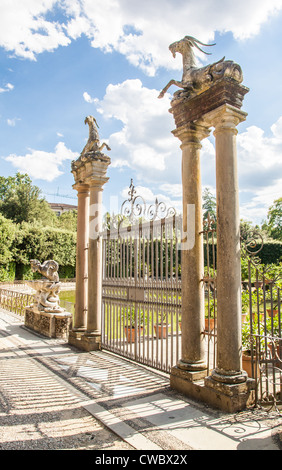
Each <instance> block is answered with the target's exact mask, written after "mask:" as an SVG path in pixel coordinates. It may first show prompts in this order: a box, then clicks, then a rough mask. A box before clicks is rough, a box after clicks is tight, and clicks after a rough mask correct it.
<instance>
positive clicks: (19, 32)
mask: <svg viewBox="0 0 282 470" xmlns="http://www.w3.org/2000/svg"><path fill="white" fill-rule="evenodd" d="M56 4H58V2H57V0H41V1H40V2H38V0H13V1H12V2H11V1H10V0H1V3H0V45H1V46H2V47H4V49H6V50H7V51H12V52H14V54H15V55H16V56H19V57H23V58H26V59H31V60H35V59H36V54H39V53H41V52H43V51H52V50H54V49H55V48H57V47H58V46H66V45H68V44H70V42H71V40H70V39H69V38H68V37H67V36H66V34H65V32H64V26H63V25H61V24H59V23H58V22H57V21H53V22H52V21H47V20H45V19H44V15H45V14H46V13H48V12H50V11H51V10H52V8H53V7H54V6H55V5H56Z"/></svg>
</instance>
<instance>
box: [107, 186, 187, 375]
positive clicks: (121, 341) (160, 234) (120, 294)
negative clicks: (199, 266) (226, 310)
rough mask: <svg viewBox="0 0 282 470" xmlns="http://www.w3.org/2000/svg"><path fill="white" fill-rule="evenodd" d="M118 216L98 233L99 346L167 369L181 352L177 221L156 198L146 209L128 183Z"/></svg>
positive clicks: (142, 200) (166, 370) (164, 369)
mask: <svg viewBox="0 0 282 470" xmlns="http://www.w3.org/2000/svg"><path fill="white" fill-rule="evenodd" d="M118 219H119V221H118V223H117V224H116V225H115V227H113V226H112V227H111V228H110V229H108V230H107V231H105V232H104V233H103V321H102V347H103V348H105V349H108V350H111V351H113V352H115V353H118V354H121V355H123V356H125V357H128V358H130V359H134V360H135V361H138V362H141V363H143V364H146V365H149V366H152V367H154V368H157V369H160V370H162V371H165V372H169V370H170V368H171V366H172V365H174V364H176V362H177V360H178V358H179V354H180V341H181V314H180V312H181V310H180V308H181V284H180V282H181V281H180V266H181V262H180V256H181V252H180V251H179V250H178V249H177V245H178V243H179V242H180V239H179V233H180V227H181V225H180V223H181V220H180V219H179V217H178V216H176V214H175V210H174V209H172V208H168V209H167V208H166V206H165V204H164V203H160V202H158V200H156V201H155V204H153V205H151V206H149V207H147V206H146V203H145V201H144V199H143V198H142V197H141V196H138V195H136V193H135V188H134V186H133V184H132V182H131V186H130V191H129V199H128V200H127V201H125V203H124V204H123V205H122V209H121V215H120V216H119V217H118ZM112 225H114V224H112Z"/></svg>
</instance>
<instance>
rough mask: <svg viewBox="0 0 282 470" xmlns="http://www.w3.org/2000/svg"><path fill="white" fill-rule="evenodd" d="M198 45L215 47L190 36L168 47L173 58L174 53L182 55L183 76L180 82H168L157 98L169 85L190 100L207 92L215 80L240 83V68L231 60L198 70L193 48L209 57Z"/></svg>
mask: <svg viewBox="0 0 282 470" xmlns="http://www.w3.org/2000/svg"><path fill="white" fill-rule="evenodd" d="M199 44H201V45H202V46H209V47H210V46H215V44H204V43H203V42H201V41H199V40H198V39H195V38H194V37H192V36H185V37H184V38H183V39H181V40H180V41H177V42H174V43H173V44H171V45H170V46H169V50H170V51H171V53H172V55H173V57H175V55H176V52H179V53H180V54H182V60H183V75H182V80H181V82H179V81H177V80H170V82H168V84H167V85H166V86H165V87H164V88H163V90H162V91H161V93H160V94H159V98H163V96H164V95H165V93H166V92H167V90H168V89H169V88H170V87H171V85H176V86H177V87H179V88H182V89H183V90H184V92H185V94H186V96H187V92H188V97H189V98H191V97H193V96H195V95H198V94H200V93H202V92H203V91H205V90H207V89H208V88H209V87H210V86H211V85H212V84H213V83H214V82H215V81H216V80H218V79H220V78H223V77H229V78H232V79H233V80H235V81H237V82H239V83H241V82H242V80H243V74H242V70H241V67H240V66H239V65H238V64H236V63H235V62H233V61H232V60H225V57H223V58H222V59H221V60H219V61H218V62H215V63H213V64H210V65H207V66H205V67H201V68H198V67H197V66H196V60H195V55H194V52H193V47H197V49H199V50H200V51H201V52H203V53H204V54H207V55H210V52H205V51H204V50H202V49H201V47H200V46H199ZM182 93H183V91H177V92H176V93H175V94H174V96H175V98H179V97H180V96H181V94H182Z"/></svg>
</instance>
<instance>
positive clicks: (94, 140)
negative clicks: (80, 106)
mask: <svg viewBox="0 0 282 470" xmlns="http://www.w3.org/2000/svg"><path fill="white" fill-rule="evenodd" d="M84 124H88V125H89V138H88V141H87V144H86V145H85V147H84V149H83V150H82V152H81V155H84V154H86V153H88V152H93V151H94V152H95V151H98V152H101V150H103V148H104V147H106V148H107V150H111V149H110V147H109V146H108V144H106V143H105V142H103V144H102V145H100V138H99V133H98V130H97V127H99V126H98V124H97V121H96V119H95V118H94V117H93V116H87V117H86V118H85V120H84Z"/></svg>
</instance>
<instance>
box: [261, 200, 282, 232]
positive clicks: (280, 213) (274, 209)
mask: <svg viewBox="0 0 282 470" xmlns="http://www.w3.org/2000/svg"><path fill="white" fill-rule="evenodd" d="M264 228H266V229H267V230H268V232H269V234H270V236H271V237H272V238H274V239H275V240H282V197H280V198H278V199H276V200H275V201H274V203H273V204H272V206H270V208H269V209H268V213H267V224H265V225H264Z"/></svg>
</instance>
